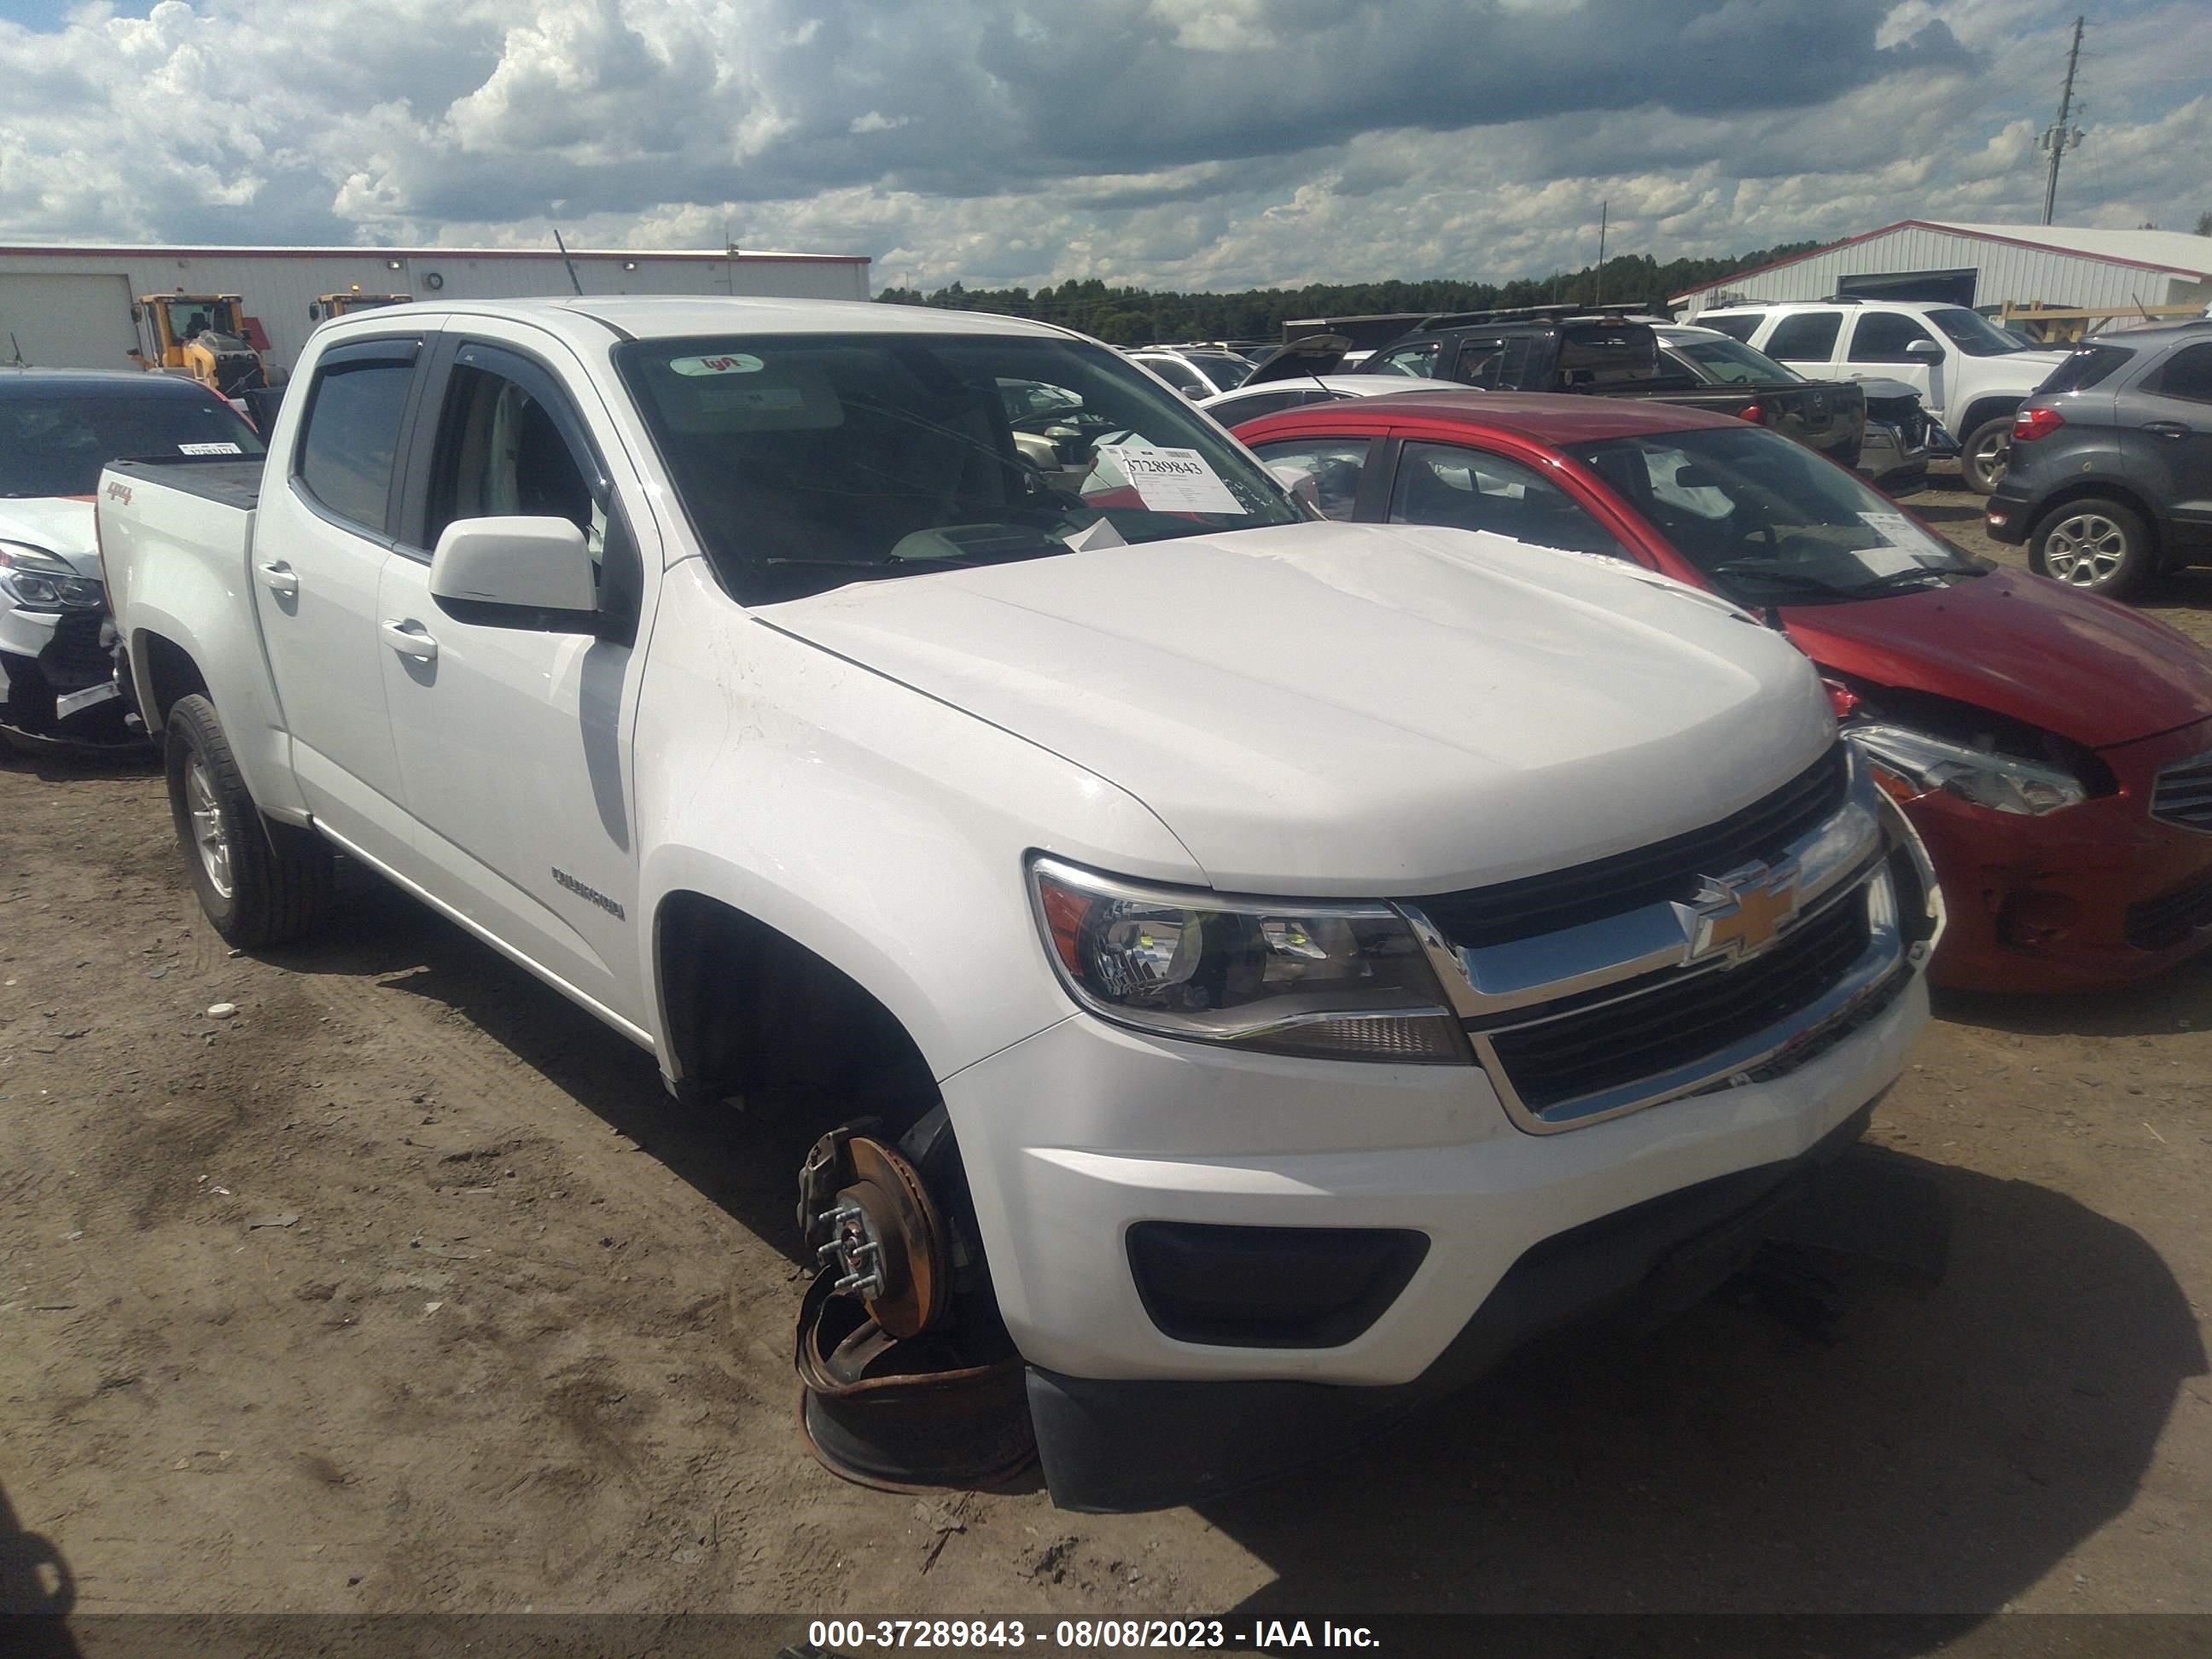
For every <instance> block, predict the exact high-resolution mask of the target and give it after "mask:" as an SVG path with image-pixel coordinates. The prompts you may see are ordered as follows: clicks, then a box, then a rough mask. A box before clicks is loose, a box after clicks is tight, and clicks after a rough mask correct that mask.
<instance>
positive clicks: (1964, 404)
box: [1690, 300, 2066, 495]
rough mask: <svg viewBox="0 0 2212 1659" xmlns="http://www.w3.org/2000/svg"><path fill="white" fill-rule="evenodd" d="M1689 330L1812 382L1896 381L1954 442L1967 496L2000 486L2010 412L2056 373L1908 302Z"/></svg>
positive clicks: (1733, 314) (1770, 308) (1950, 313)
mask: <svg viewBox="0 0 2212 1659" xmlns="http://www.w3.org/2000/svg"><path fill="white" fill-rule="evenodd" d="M1690 320H1692V321H1693V322H1695V323H1696V324H1697V325H1699V327H1701V328H1717V329H1718V330H1720V331H1721V332H1722V333H1723V334H1729V335H1733V336H1734V337H1735V338H1737V339H1739V340H1741V341H1742V342H1743V343H1745V344H1746V345H1750V346H1756V347H1757V348H1758V349H1759V350H1761V351H1763V352H1765V354H1766V355H1767V356H1770V357H1773V358H1777V359H1778V360H1779V361H1781V362H1785V363H1787V364H1789V365H1790V368H1794V369H1796V371H1797V372H1798V373H1799V374H1803V375H1806V376H1807V377H1808V378H1810V379H1813V380H1902V381H1904V382H1905V384H1906V385H1908V386H1911V387H1912V388H1913V389H1914V390H1915V391H1917V392H1919V393H1920V401H1921V403H1922V404H1923V406H1925V407H1926V409H1927V410H1928V412H1929V414H1931V415H1933V416H1935V417H1936V419H1937V420H1939V421H1941V422H1942V423H1943V424H1944V425H1945V426H1946V427H1947V428H1949V429H1950V431H1951V432H1952V433H1953V435H1955V436H1956V437H1957V438H1958V440H1959V441H1960V457H1959V466H1960V471H1963V472H1964V473H1965V474H1966V483H1967V486H1968V488H1970V489H1973V490H1975V491H1976V492H1977V493H1978V494H1980V495H1988V494H1989V493H1990V490H1992V489H1996V482H1997V480H1998V479H1999V478H2001V477H2003V476H2004V468H2005V452H2006V449H2007V448H2008V446H2009V445H2010V443H2011V441H2012V416H2013V411H2014V410H2015V409H2018V408H2019V407H2020V405H2021V402H2022V401H2023V400H2024V399H2025V398H2027V394H2028V393H2029V392H2033V391H2034V390H2035V388H2036V387H2037V386H2040V385H2041V384H2042V383H2043V380H2044V377H2045V376H2046V375H2048V374H2050V373H2051V370H2052V369H2054V368H2057V367H2058V365H2059V363H2060V362H2062V361H2063V359H2064V357H2065V356H2066V354H2065V353H2064V352H2063V351H2038V350H2035V349H2032V348H2029V347H2026V346H2023V345H2021V343H2020V341H2019V339H2018V338H2017V337H2015V336H2013V335H2010V334H2008V333H2006V332H2005V331H2004V330H2002V329H2001V328H1999V327H1998V326H1997V325H1996V324H1995V323H1992V322H1991V321H1990V319H1988V318H1986V317H1984V316H1983V315H1981V314H1980V313H1978V312H1973V311H1969V310H1967V309H1966V307H1964V306H1950V305H1936V304H1933V303H1929V302H1927V301H1911V300H1823V301H1818V302H1813V303H1806V302H1796V301H1792V302H1788V303H1782V304H1772V305H1737V306H1724V307H1720V308H1718V309H1717V310H1712V311H1705V312H1700V313H1698V315H1697V316H1696V317H1694V318H1692V319H1690Z"/></svg>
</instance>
